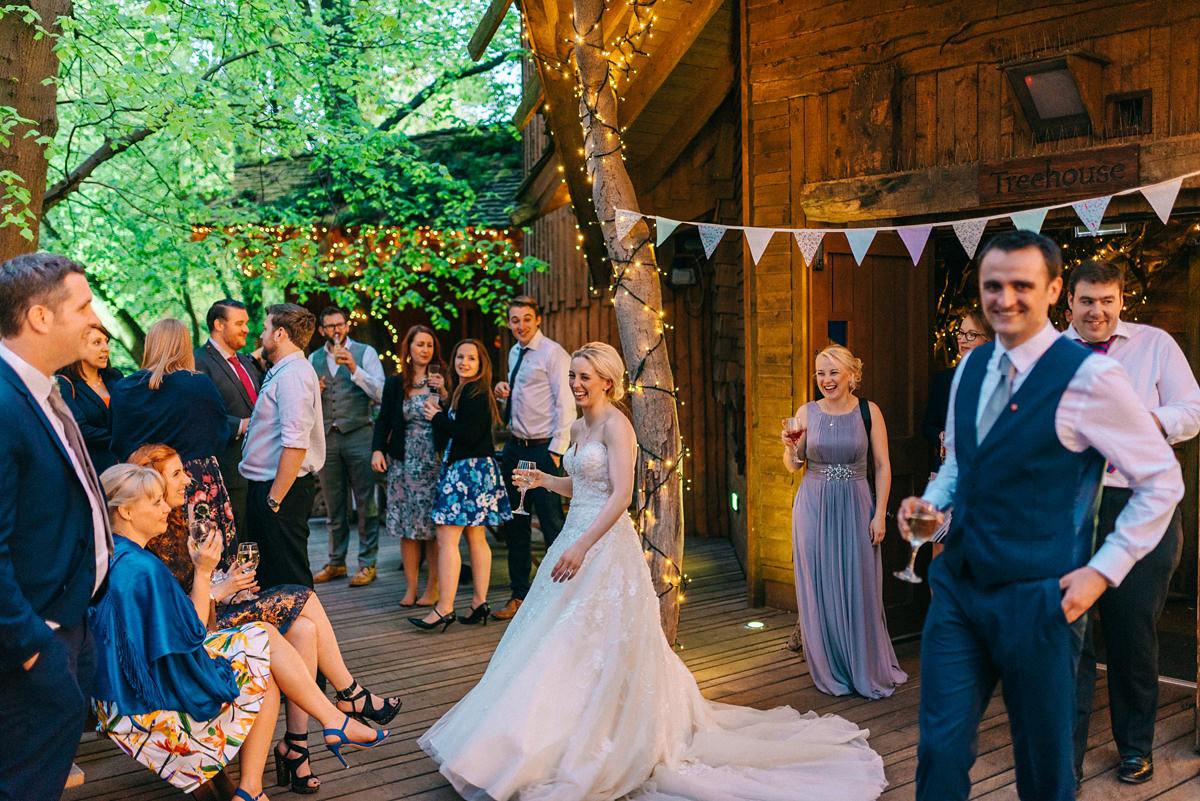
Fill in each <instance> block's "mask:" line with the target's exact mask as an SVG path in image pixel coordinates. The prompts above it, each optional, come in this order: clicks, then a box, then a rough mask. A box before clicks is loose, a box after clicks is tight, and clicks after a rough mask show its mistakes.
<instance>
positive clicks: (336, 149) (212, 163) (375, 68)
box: [0, 0, 531, 350]
mask: <svg viewBox="0 0 1200 801" xmlns="http://www.w3.org/2000/svg"><path fill="white" fill-rule="evenodd" d="M487 5H488V3H487V0H422V2H420V3H417V2H413V1H412V0H405V1H404V2H401V0H390V2H363V1H361V0H282V1H280V0H240V2H237V3H232V2H229V1H228V0H138V1H136V2H135V1H134V0H78V2H76V3H75V5H74V14H73V17H72V18H71V19H64V20H62V21H61V24H62V29H63V34H62V36H61V37H60V38H59V41H58V55H59V59H60V62H61V71H60V74H59V76H58V96H59V131H58V135H57V136H56V137H55V139H54V141H53V143H52V144H51V145H50V147H51V150H50V161H51V169H50V175H49V179H48V182H47V183H48V189H47V192H46V200H45V208H46V211H45V214H44V216H43V219H42V247H43V248H45V249H53V250H59V251H62V252H66V253H69V254H71V255H72V256H74V257H76V258H78V259H80V260H81V261H83V262H85V263H87V264H88V265H89V267H90V268H91V269H92V271H93V272H94V273H95V274H96V275H97V278H98V280H97V281H96V282H95V283H96V284H97V295H98V296H99V297H100V299H101V301H102V302H103V304H104V309H105V311H106V313H107V315H108V316H109V317H110V320H109V321H110V322H115V323H116V324H117V329H118V332H120V331H121V330H122V329H123V330H124V336H120V334H119V336H118V338H119V339H123V340H124V342H125V343H126V344H127V345H129V346H130V348H131V350H136V349H137V347H138V345H139V344H140V336H141V329H142V327H143V325H145V324H147V323H148V322H150V321H152V320H153V319H156V318H157V317H159V316H161V315H163V314H174V315H180V316H184V317H185V318H187V317H190V318H191V319H192V320H193V324H194V326H195V328H196V330H195V333H196V334H197V335H199V334H200V333H201V331H200V330H199V329H200V327H201V326H202V324H203V315H204V312H205V310H206V309H207V305H208V303H209V302H211V300H213V299H215V298H216V297H219V296H223V295H232V296H234V297H241V298H243V299H245V300H246V301H247V302H248V303H249V304H250V305H252V307H254V306H258V305H260V304H262V303H264V302H272V301H274V300H275V299H277V298H278V297H280V296H281V295H282V292H283V291H284V289H285V288H287V289H291V290H293V291H297V290H298V291H300V292H301V293H303V292H306V291H314V290H315V289H318V288H321V287H322V286H323V282H325V281H327V280H329V279H330V271H329V270H328V269H327V265H323V264H322V263H321V260H320V259H319V258H305V259H297V260H296V261H294V262H288V263H286V264H285V263H283V262H285V261H287V259H286V258H283V257H285V256H288V255H294V254H295V253H298V252H300V251H299V245H298V244H292V245H288V246H287V247H283V248H280V249H279V250H278V254H277V256H276V257H275V258H273V259H269V260H270V261H273V262H274V264H273V268H272V269H267V267H268V265H267V260H266V259H258V260H257V261H256V260H255V259H248V258H245V257H247V256H248V254H249V252H250V250H252V249H253V248H248V247H247V243H248V241H249V240H248V239H247V237H251V238H253V237H260V238H261V235H262V234H261V231H259V233H255V234H251V233H250V232H253V231H256V230H258V229H256V226H276V227H278V226H291V227H294V228H297V229H299V228H300V227H304V226H308V227H311V226H312V225H313V224H318V225H325V226H330V225H332V226H342V225H353V226H363V225H374V226H379V225H385V224H386V225H387V226H390V227H399V228H401V229H409V230H413V231H416V230H417V228H418V227H420V226H429V227H432V228H433V229H436V230H456V229H461V228H462V226H463V224H464V223H465V221H466V220H467V218H468V217H467V215H468V212H469V210H470V209H471V207H472V205H473V203H474V202H475V191H476V190H475V188H474V187H473V186H472V185H471V183H470V182H469V181H466V180H464V179H463V177H461V176H456V175H455V174H453V173H452V171H451V169H450V168H448V167H447V166H445V165H444V164H440V163H438V162H436V161H433V160H430V159H429V157H428V155H427V154H422V153H421V152H420V150H419V149H417V148H415V147H413V146H412V145H411V143H410V142H409V141H408V137H409V136H411V135H413V134H415V133H420V132H422V131H427V130H432V129H437V128H445V127H450V126H477V125H486V124H494V123H496V122H497V121H499V120H503V119H507V117H508V116H509V115H510V114H511V109H512V108H513V107H514V106H515V104H516V100H517V98H516V91H517V86H516V80H515V75H516V62H515V60H514V59H515V50H516V47H517V41H518V31H517V20H516V17H515V15H513V14H510V15H509V19H508V20H507V21H506V23H505V25H504V27H502V29H501V31H500V33H499V34H498V35H497V37H496V38H495V39H494V43H493V46H492V51H491V52H490V53H489V54H488V56H489V57H487V58H485V61H484V63H483V64H482V65H475V64H473V63H472V62H470V60H469V57H468V56H467V55H466V42H467V41H468V39H469V38H470V35H471V32H472V28H473V26H474V24H475V22H476V21H477V20H478V19H479V18H480V16H481V15H482V13H483V9H484V8H486V6H487ZM5 8H6V9H8V11H7V12H6V13H16V12H14V11H12V10H11V9H13V8H14V7H12V6H9V7H5ZM0 117H2V115H0ZM0 121H2V120H0ZM0 136H3V126H2V125H0ZM296 157H300V158H302V159H303V160H306V161H307V162H308V164H309V167H310V169H311V171H312V174H313V176H314V177H315V178H316V180H315V181H314V182H313V183H312V185H311V186H309V187H306V188H303V190H302V191H297V192H293V193H290V194H287V193H285V195H286V196H285V197H284V198H282V201H283V202H276V203H273V204H267V205H264V206H259V205H257V204H253V203H246V202H243V201H242V200H241V199H238V198H234V197H232V194H231V193H232V190H233V185H234V181H235V176H236V174H237V169H238V166H239V165H246V164H255V163H262V162H267V161H270V160H272V159H292V158H296ZM21 185H22V183H21V180H20V176H0V206H5V208H6V210H5V213H4V217H5V218H7V217H8V216H9V215H17V216H19V215H20V202H19V201H20V191H21ZM5 197H7V198H8V200H7V201H5V200H3V198H5ZM288 202H291V203H292V204H293V205H291V206H288V205H287V203H288ZM6 204H7V205H6ZM2 222H4V219H0V223H2ZM199 226H203V227H205V228H207V229H209V235H207V236H197V235H196V234H195V232H196V230H197V228H198V227H199ZM414 236H415V234H414ZM298 241H299V240H297V243H298ZM415 241H427V242H428V243H429V244H430V245H434V244H437V245H439V246H441V247H442V248H443V250H441V251H437V252H429V253H426V254H418V253H409V252H408V251H409V250H413V248H411V247H409V248H406V249H405V255H404V256H403V257H401V258H400V259H399V261H398V260H397V259H396V258H394V257H392V258H389V260H388V263H387V264H367V263H365V262H364V263H363V264H362V265H361V266H362V273H363V274H362V275H361V276H359V275H357V273H358V272H359V265H357V264H354V265H351V266H352V269H349V270H345V271H342V270H337V271H334V273H333V280H334V281H335V284H336V285H335V287H334V289H335V290H336V291H337V292H339V293H340V292H349V291H351V290H352V289H354V287H353V286H351V285H350V284H352V283H355V279H359V278H361V279H362V281H363V282H364V286H363V287H362V288H363V289H364V292H365V293H366V296H367V297H369V298H371V299H372V300H373V301H375V302H376V303H377V304H379V303H405V302H408V303H415V302H421V303H424V302H432V303H434V304H435V305H436V306H437V309H436V311H435V312H434V313H433V316H434V318H435V319H442V320H445V319H446V318H448V317H451V316H453V314H454V305H453V299H452V298H450V296H449V295H448V294H446V293H443V294H442V295H435V296H434V297H433V298H432V299H430V300H429V301H426V300H422V299H421V297H420V293H421V292H423V291H426V290H428V288H429V286H430V284H431V282H432V283H433V284H437V285H439V286H441V285H443V284H445V285H450V286H453V285H455V284H458V283H461V284H463V285H465V286H472V287H476V286H477V287H482V286H488V285H489V282H490V281H491V280H492V279H493V278H496V279H497V280H503V281H512V280H513V279H514V277H515V276H519V275H521V274H522V273H523V271H524V270H527V269H529V268H530V266H531V265H530V264H529V263H526V262H523V261H522V260H520V258H519V257H518V256H517V255H516V254H515V253H513V252H512V251H511V248H507V250H506V252H505V253H503V254H499V255H497V254H495V253H493V252H492V249H493V248H494V247H495V245H493V244H492V243H491V241H490V240H488V241H487V242H485V243H484V244H483V245H480V246H479V247H480V248H482V249H483V251H486V252H482V251H481V252H479V253H476V254H475V255H474V256H472V255H471V249H472V248H473V247H475V246H474V245H471V244H469V243H470V242H472V241H473V240H470V239H466V240H464V242H467V243H468V245H465V246H464V247H466V250H464V251H462V252H457V251H455V250H454V248H449V249H447V248H446V247H445V241H446V240H444V239H437V240H428V238H427V237H426V238H425V239H421V237H417V240H415ZM476 249H477V250H478V248H476ZM266 253H267V254H268V256H269V255H270V253H271V249H268V251H266ZM259 255H262V254H259ZM418 263H419V266H420V269H415V270H414V269H411V268H409V269H403V268H404V267H405V265H410V264H418ZM463 265H472V269H475V270H476V271H480V270H483V271H485V275H484V276H483V277H482V278H480V279H479V280H476V278H474V277H470V276H466V277H464V276H463V275H462V270H463V269H465V268H464V266H463ZM484 265H486V267H485V266H484ZM443 274H444V277H445V278H446V281H444V282H439V281H438V279H439V277H441V276H443ZM347 281H349V282H350V283H347ZM414 293H415V294H414ZM485 307H486V304H485Z"/></svg>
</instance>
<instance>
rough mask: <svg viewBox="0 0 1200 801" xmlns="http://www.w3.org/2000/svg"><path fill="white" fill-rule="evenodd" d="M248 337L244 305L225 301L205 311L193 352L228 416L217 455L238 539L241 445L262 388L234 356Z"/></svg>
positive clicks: (241, 529)
mask: <svg viewBox="0 0 1200 801" xmlns="http://www.w3.org/2000/svg"><path fill="white" fill-rule="evenodd" d="M249 334H250V316H249V314H247V312H246V306H245V304H243V303H241V302H239V301H236V300H231V299H229V298H225V299H224V300H218V301H217V302H216V303H214V304H213V305H212V307H211V308H210V309H209V310H208V342H205V343H204V345H202V346H201V347H199V348H196V353H195V356H196V369H197V370H199V371H200V372H202V373H204V374H205V375H207V376H208V377H209V378H211V379H212V380H213V383H214V384H216V385H217V391H218V392H220V393H221V400H222V401H224V402H225V411H226V412H227V413H228V414H229V430H230V432H232V435H231V437H230V439H229V443H228V444H227V445H226V446H225V450H224V451H223V452H221V453H220V454H218V456H217V462H218V464H219V465H220V467H221V478H222V479H224V481H225V489H226V490H228V491H229V502H230V504H232V505H233V522H234V525H235V526H236V528H237V533H238V539H239V540H241V539H243V538H244V537H245V534H246V532H245V525H246V479H245V478H243V477H242V475H241V474H240V473H239V472H238V462H240V461H241V460H242V441H243V440H244V439H245V436H246V426H247V424H249V422H250V412H252V411H253V410H254V401H256V400H257V399H258V390H259V388H260V387H261V386H262V370H261V369H260V368H259V366H258V364H257V363H256V362H255V361H254V359H252V358H251V357H249V356H244V355H242V354H240V353H238V351H239V350H241V349H242V348H243V347H245V346H246V338H247V337H248V336H249Z"/></svg>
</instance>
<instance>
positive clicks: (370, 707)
mask: <svg viewBox="0 0 1200 801" xmlns="http://www.w3.org/2000/svg"><path fill="white" fill-rule="evenodd" d="M360 698H361V699H362V709H359V708H358V699H360ZM337 700H338V701H339V702H341V701H345V702H346V703H348V704H350V709H348V710H347V709H343V710H342V711H343V712H345V713H346V714H348V715H349V716H350V717H352V718H355V719H356V720H358V722H359V723H378V724H380V725H383V724H386V723H390V722H391V720H392V718H394V717H396V713H398V712H399V711H400V706H401V705H402V704H403V703H404V702H403V701H401V700H400V698H399V696H397V697H394V698H384V699H383V704H382V706H380V707H378V708H376V706H375V702H374V701H372V700H371V694H370V693H369V692H367V688H366V687H359V686H358V682H357V681H352V682H350V686H349V687H347V688H346V689H344V690H338V691H337Z"/></svg>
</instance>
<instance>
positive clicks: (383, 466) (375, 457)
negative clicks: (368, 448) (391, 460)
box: [371, 451, 387, 473]
mask: <svg viewBox="0 0 1200 801" xmlns="http://www.w3.org/2000/svg"><path fill="white" fill-rule="evenodd" d="M371 469H372V470H374V471H375V472H376V473H386V472H387V457H386V456H384V455H383V451H374V452H373V453H372V454H371Z"/></svg>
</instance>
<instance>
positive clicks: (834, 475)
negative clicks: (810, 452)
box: [807, 462, 867, 481]
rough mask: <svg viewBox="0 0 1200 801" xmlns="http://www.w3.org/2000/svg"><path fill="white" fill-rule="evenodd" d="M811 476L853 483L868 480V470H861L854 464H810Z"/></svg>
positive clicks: (809, 471) (809, 473) (809, 472)
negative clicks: (858, 479)
mask: <svg viewBox="0 0 1200 801" xmlns="http://www.w3.org/2000/svg"><path fill="white" fill-rule="evenodd" d="M807 475H810V476H814V475H815V476H823V477H824V478H825V479H826V480H827V481H852V480H854V479H856V478H866V477H867V471H866V468H863V469H859V468H857V467H856V466H855V465H852V464H826V463H824V462H809V463H808V473H807Z"/></svg>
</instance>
